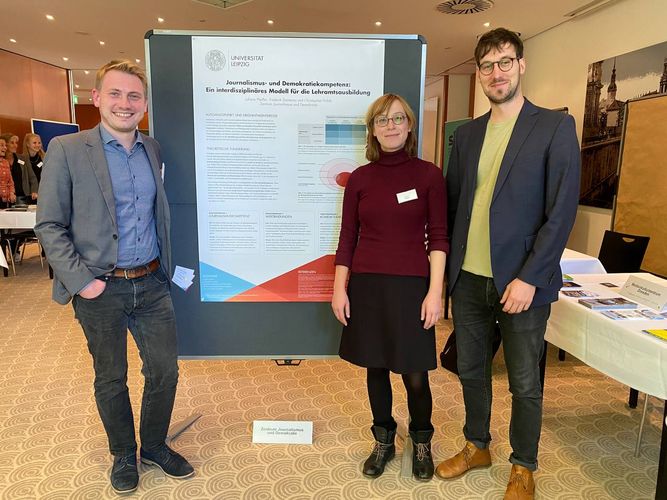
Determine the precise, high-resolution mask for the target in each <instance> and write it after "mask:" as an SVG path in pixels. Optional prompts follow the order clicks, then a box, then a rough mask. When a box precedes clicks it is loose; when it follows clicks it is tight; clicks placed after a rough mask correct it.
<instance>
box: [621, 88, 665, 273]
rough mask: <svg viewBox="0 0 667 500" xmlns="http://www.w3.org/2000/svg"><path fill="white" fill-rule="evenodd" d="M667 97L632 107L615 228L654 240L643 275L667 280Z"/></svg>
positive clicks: (627, 110)
mask: <svg viewBox="0 0 667 500" xmlns="http://www.w3.org/2000/svg"><path fill="white" fill-rule="evenodd" d="M666 122H667V95H665V94H659V95H655V96H650V97H646V98H642V99H635V100H630V101H628V103H627V105H626V108H625V129H624V133H623V140H622V143H621V159H620V161H619V183H618V193H617V195H616V200H615V203H614V215H613V222H612V228H613V230H614V231H618V232H621V233H628V234H635V235H638V236H650V237H651V240H650V241H649V245H648V249H647V250H646V255H645V256H644V261H643V263H642V270H645V271H648V272H651V273H654V274H658V275H660V276H667V225H666V224H665V221H666V220H667V204H666V203H665V194H666V193H667V175H665V172H667V127H665V123H666Z"/></svg>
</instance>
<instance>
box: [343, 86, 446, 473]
mask: <svg viewBox="0 0 667 500" xmlns="http://www.w3.org/2000/svg"><path fill="white" fill-rule="evenodd" d="M366 127H367V131H368V132H367V136H366V158H367V159H368V160H370V163H368V164H367V165H364V166H362V167H359V168H358V169H356V170H355V171H354V172H352V174H351V175H350V177H349V179H348V182H347V185H346V187H345V195H344V198H343V215H342V221H341V229H340V238H339V241H338V250H337V252H336V261H335V264H336V271H335V279H334V292H333V299H332V302H331V306H332V309H333V312H334V315H335V316H336V318H337V319H338V321H340V322H341V323H342V324H343V325H344V327H343V334H342V338H341V344H340V350H339V354H340V357H341V358H343V359H345V360H347V361H349V362H351V363H353V364H355V365H358V366H362V367H365V368H366V376H367V378H366V381H367V386H368V396H369V400H370V405H371V411H372V413H373V426H372V427H371V431H372V433H373V436H374V437H375V445H374V447H373V451H372V453H371V455H370V456H369V457H368V459H367V460H366V461H365V462H364V464H363V469H362V471H363V473H364V474H365V475H366V476H369V477H377V476H380V475H381V474H382V473H383V472H384V468H385V465H386V464H387V462H388V461H389V460H391V458H393V456H394V454H395V446H394V438H395V436H396V421H395V420H394V418H393V417H392V390H391V382H390V379H389V373H390V372H394V373H398V374H401V377H402V379H403V384H404V385H405V389H406V391H407V396H408V409H409V412H410V428H409V432H410V437H411V438H412V441H413V443H414V447H413V462H412V473H413V475H414V476H415V477H416V478H417V479H419V480H429V479H431V478H432V477H433V459H432V457H431V438H432V436H433V426H432V425H431V413H432V407H433V403H432V398H431V390H430V387H429V382H428V370H433V369H434V368H436V366H437V364H436V351H435V323H436V322H437V321H438V319H439V318H440V315H441V312H442V286H443V281H444V279H443V278H444V270H445V252H447V251H448V250H449V244H448V239H447V208H446V205H447V200H446V190H445V181H444V179H443V176H442V171H441V170H440V169H439V168H438V167H436V166H435V165H433V164H432V163H429V162H426V161H423V160H420V159H419V158H417V140H416V137H415V132H414V127H415V116H414V114H413V112H412V110H411V109H410V106H409V105H408V103H407V102H406V101H405V100H404V99H403V98H402V97H400V96H398V95H395V94H386V95H384V96H382V97H380V98H379V99H377V100H376V101H375V102H374V103H373V104H371V106H370V108H369V110H368V112H367V114H366ZM425 233H426V237H425ZM425 243H426V244H425ZM348 276H349V284H348V285H347V289H346V282H347V280H348Z"/></svg>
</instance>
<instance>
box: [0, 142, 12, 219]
mask: <svg viewBox="0 0 667 500" xmlns="http://www.w3.org/2000/svg"><path fill="white" fill-rule="evenodd" d="M6 151H7V142H6V141H5V139H4V138H3V137H2V136H0V206H1V207H2V208H5V207H8V206H9V205H10V204H12V203H14V202H15V201H16V193H15V191H14V179H12V171H11V169H10V168H9V163H7V160H5V153H6Z"/></svg>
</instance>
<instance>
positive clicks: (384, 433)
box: [362, 425, 433, 477]
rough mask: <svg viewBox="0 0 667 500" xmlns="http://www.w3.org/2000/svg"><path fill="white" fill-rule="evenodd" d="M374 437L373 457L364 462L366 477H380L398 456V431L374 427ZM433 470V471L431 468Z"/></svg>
mask: <svg viewBox="0 0 667 500" xmlns="http://www.w3.org/2000/svg"><path fill="white" fill-rule="evenodd" d="M371 431H372V432H373V436H375V445H374V446H373V451H371V455H370V456H369V457H368V458H367V459H366V461H365V462H364V468H363V469H362V472H363V473H364V476H368V477H378V476H381V475H382V473H383V472H384V466H385V465H387V462H389V460H391V459H392V458H394V455H395V454H396V447H395V446H394V438H395V437H396V429H392V430H389V429H385V428H384V427H380V426H377V425H374V426H373V427H371ZM431 469H433V468H432V467H431Z"/></svg>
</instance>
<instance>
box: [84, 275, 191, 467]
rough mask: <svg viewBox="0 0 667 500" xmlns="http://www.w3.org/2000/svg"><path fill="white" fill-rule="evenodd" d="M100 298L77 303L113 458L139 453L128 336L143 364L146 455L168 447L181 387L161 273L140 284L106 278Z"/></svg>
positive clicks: (142, 431) (168, 300) (170, 313)
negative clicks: (129, 383)
mask: <svg viewBox="0 0 667 500" xmlns="http://www.w3.org/2000/svg"><path fill="white" fill-rule="evenodd" d="M105 279H106V283H107V286H106V289H105V290H104V292H103V293H102V295H100V296H99V297H96V298H94V299H91V300H86V299H84V298H81V297H80V296H78V295H77V296H75V297H74V299H73V305H74V312H75V315H76V318H77V319H78V320H79V322H80V323H81V326H82V328H83V331H84V333H85V335H86V339H87V341H88V350H89V351H90V353H91V354H92V356H93V367H94V369H95V401H96V403H97V409H98V411H99V413H100V417H101V419H102V423H103V424H104V429H105V430H106V433H107V437H108V439H109V450H110V451H111V454H112V455H118V456H123V455H129V454H131V453H135V452H136V449H137V444H136V441H135V435H134V419H133V416H132V407H131V405H130V398H129V394H128V389H127V330H128V329H129V330H130V333H131V334H132V337H134V341H135V342H136V344H137V347H138V348H139V354H140V356H141V360H142V362H143V366H142V368H141V373H142V374H143V375H144V378H145V384H144V394H143V399H142V403H141V422H140V425H139V432H140V435H141V446H142V448H144V449H151V448H155V447H156V446H159V445H161V444H162V443H164V440H165V438H166V436H167V431H168V429H169V421H170V419H171V411H172V409H173V406H174V398H175V396H176V384H177V382H178V364H177V340H176V319H175V316H174V308H173V305H172V303H171V297H170V295H169V287H168V282H167V278H166V276H165V275H164V273H163V272H162V270H161V269H158V270H157V271H155V272H154V273H151V274H148V275H146V276H144V277H141V278H136V279H131V280H126V279H124V278H105Z"/></svg>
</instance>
